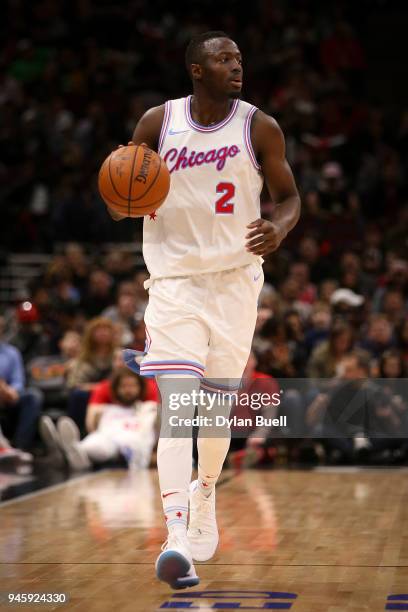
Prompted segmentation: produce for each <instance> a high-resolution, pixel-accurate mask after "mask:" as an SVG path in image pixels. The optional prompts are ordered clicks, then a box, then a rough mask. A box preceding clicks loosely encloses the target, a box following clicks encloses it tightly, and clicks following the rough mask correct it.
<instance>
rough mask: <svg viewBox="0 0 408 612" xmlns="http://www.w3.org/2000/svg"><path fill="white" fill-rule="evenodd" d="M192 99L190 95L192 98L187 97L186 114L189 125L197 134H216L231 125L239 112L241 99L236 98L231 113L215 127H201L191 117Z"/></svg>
mask: <svg viewBox="0 0 408 612" xmlns="http://www.w3.org/2000/svg"><path fill="white" fill-rule="evenodd" d="M192 97H193V96H192V95H190V96H187V97H186V99H185V100H186V101H185V114H186V120H187V123H188V124H189V126H190V127H192V128H193V130H195V131H197V132H216V131H217V130H220V129H221V128H223V127H225V126H226V125H227V123H229V122H230V121H231V119H232V118H233V117H234V115H235V113H236V112H237V109H238V106H239V99H238V98H236V99H235V100H234V102H233V104H232V106H231V109H230V112H229V113H228V115H227V116H226V117H224V119H222V121H219V122H218V123H216V124H215V125H201V124H200V123H196V122H195V121H194V119H193V117H192V115H191V98H192Z"/></svg>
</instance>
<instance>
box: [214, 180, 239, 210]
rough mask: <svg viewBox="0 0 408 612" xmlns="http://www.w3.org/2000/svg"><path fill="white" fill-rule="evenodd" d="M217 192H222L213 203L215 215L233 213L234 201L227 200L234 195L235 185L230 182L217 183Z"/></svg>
mask: <svg viewBox="0 0 408 612" xmlns="http://www.w3.org/2000/svg"><path fill="white" fill-rule="evenodd" d="M217 193H223V194H224V195H222V196H221V197H220V198H218V200H217V201H216V203H215V214H216V215H232V214H233V213H234V203H233V202H229V200H231V199H232V198H233V197H234V195H235V185H233V184H232V183H218V185H217Z"/></svg>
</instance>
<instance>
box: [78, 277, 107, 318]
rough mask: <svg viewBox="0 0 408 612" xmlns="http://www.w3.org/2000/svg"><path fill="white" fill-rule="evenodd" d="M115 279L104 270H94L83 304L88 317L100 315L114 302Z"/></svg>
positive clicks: (83, 297) (82, 300)
mask: <svg viewBox="0 0 408 612" xmlns="http://www.w3.org/2000/svg"><path fill="white" fill-rule="evenodd" d="M112 292H113V279H112V278H111V277H110V276H109V274H107V273H106V272H105V271H104V270H99V269H97V270H92V272H91V274H90V275H89V280H88V284H87V287H86V289H85V290H84V294H83V296H82V299H81V306H82V308H83V310H84V312H85V314H86V316H87V317H96V316H98V315H99V314H100V313H101V312H102V311H103V310H104V308H108V306H110V305H111V304H112V302H113V295H112Z"/></svg>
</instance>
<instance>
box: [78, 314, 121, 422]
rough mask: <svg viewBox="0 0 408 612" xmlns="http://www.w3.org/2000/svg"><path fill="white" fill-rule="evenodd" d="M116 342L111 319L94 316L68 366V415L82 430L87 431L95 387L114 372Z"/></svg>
mask: <svg viewBox="0 0 408 612" xmlns="http://www.w3.org/2000/svg"><path fill="white" fill-rule="evenodd" d="M115 344H116V339H115V326H114V324H113V323H112V321H110V320H109V319H104V318H102V317H97V318H95V319H92V320H91V321H89V322H88V324H87V326H86V328H85V332H84V336H83V338H82V344H81V350H80V353H79V356H78V357H77V358H76V359H74V360H73V361H72V362H71V363H70V366H69V368H68V372H67V387H68V390H69V392H70V393H69V397H68V409H67V410H68V416H70V417H71V418H72V419H73V420H74V421H75V423H76V424H77V425H78V427H79V428H80V430H81V431H83V430H84V426H85V414H86V407H87V404H88V400H89V396H90V393H91V391H92V389H93V388H94V387H95V384H96V383H98V382H100V381H101V380H103V379H105V378H107V377H108V376H109V375H110V373H111V371H112V359H113V353H114V350H115Z"/></svg>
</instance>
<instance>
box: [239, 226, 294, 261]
mask: <svg viewBox="0 0 408 612" xmlns="http://www.w3.org/2000/svg"><path fill="white" fill-rule="evenodd" d="M247 228H248V229H251V230H252V231H251V232H249V233H248V234H247V235H246V236H245V238H247V243H246V245H245V246H246V250H247V251H249V252H250V253H253V254H254V255H261V256H263V255H268V253H273V251H276V249H277V248H279V245H280V243H281V242H282V240H283V239H284V238H285V237H286V233H287V232H285V231H284V229H283V228H281V227H279V225H278V224H277V223H274V222H273V221H267V220H266V219H257V220H256V221H252V223H250V224H249V225H247Z"/></svg>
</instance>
